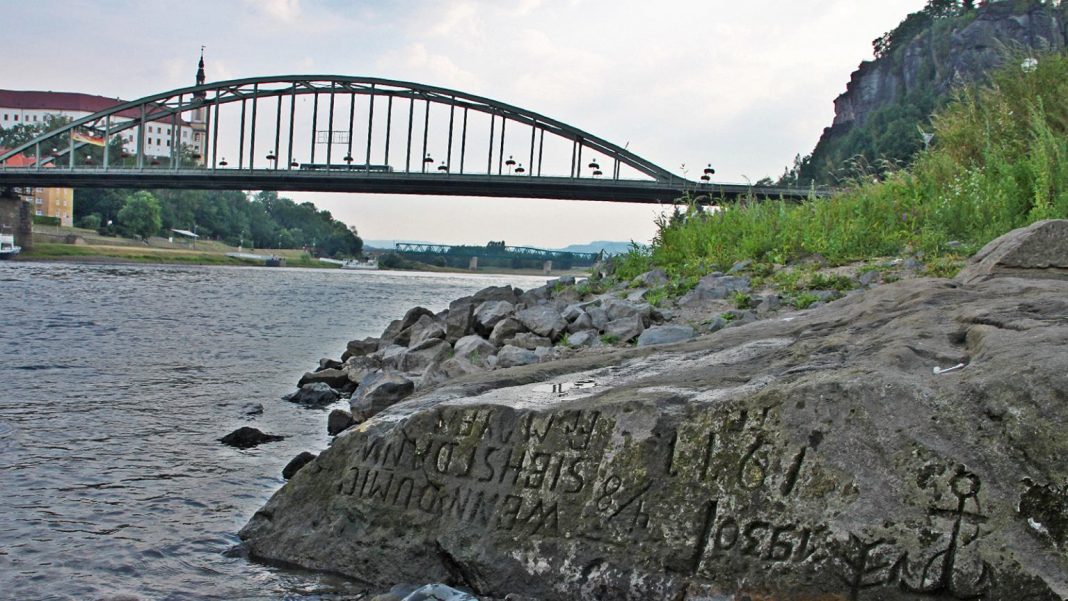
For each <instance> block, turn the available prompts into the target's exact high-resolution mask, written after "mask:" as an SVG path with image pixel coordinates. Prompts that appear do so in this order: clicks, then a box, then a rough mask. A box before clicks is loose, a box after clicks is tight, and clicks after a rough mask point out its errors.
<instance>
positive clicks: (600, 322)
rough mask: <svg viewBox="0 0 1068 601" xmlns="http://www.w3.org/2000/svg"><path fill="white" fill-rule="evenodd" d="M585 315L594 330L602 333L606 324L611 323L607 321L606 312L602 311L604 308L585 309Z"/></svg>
mask: <svg viewBox="0 0 1068 601" xmlns="http://www.w3.org/2000/svg"><path fill="white" fill-rule="evenodd" d="M586 314H587V315H589V316H590V324H591V325H593V327H594V328H596V329H597V330H599V331H601V332H603V331H604V328H605V326H607V325H608V322H610V321H612V320H611V319H608V312H607V311H605V310H604V307H600V306H591V307H588V308H587V309H586Z"/></svg>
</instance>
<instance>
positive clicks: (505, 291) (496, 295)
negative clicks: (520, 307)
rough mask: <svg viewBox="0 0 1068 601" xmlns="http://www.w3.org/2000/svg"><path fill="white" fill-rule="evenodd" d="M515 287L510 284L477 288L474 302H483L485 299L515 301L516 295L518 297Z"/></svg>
mask: <svg viewBox="0 0 1068 601" xmlns="http://www.w3.org/2000/svg"><path fill="white" fill-rule="evenodd" d="M518 296H519V294H517V291H516V289H515V288H512V286H511V285H508V286H489V287H488V288H483V289H482V290H479V291H478V292H476V293H475V295H474V297H473V298H474V300H475V302H476V303H484V302H486V301H507V302H508V303H515V299H516V297H518Z"/></svg>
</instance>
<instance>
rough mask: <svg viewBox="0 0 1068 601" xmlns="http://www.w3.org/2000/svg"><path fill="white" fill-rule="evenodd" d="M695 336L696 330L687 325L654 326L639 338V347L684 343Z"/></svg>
mask: <svg viewBox="0 0 1068 601" xmlns="http://www.w3.org/2000/svg"><path fill="white" fill-rule="evenodd" d="M695 335H696V332H694V329H693V328H692V327H690V326H687V325H671V326H653V327H651V328H649V329H648V330H645V331H644V332H642V333H641V335H640V336H638V346H652V345H654V344H671V343H673V342H682V341H683V340H689V339H691V338H693V337H694V336H695Z"/></svg>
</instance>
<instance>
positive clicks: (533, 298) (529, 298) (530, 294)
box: [516, 286, 553, 307]
mask: <svg viewBox="0 0 1068 601" xmlns="http://www.w3.org/2000/svg"><path fill="white" fill-rule="evenodd" d="M552 296H553V292H552V289H550V288H549V287H548V286H538V287H537V288H531V289H530V290H527V291H526V292H524V293H523V294H521V295H519V298H518V299H517V300H516V302H517V303H519V304H521V305H523V306H526V307H533V306H535V305H542V304H545V303H546V302H548V301H549V299H550V298H552Z"/></svg>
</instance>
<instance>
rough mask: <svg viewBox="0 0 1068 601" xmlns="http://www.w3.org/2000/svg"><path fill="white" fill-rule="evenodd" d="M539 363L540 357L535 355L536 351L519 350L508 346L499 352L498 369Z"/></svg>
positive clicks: (516, 347)
mask: <svg viewBox="0 0 1068 601" xmlns="http://www.w3.org/2000/svg"><path fill="white" fill-rule="evenodd" d="M537 362H538V356H537V355H535V354H534V351H530V350H527V349H525V348H519V347H518V346H512V345H506V346H505V347H504V348H502V349H501V350H499V351H497V367H501V368H505V367H516V366H519V365H530V364H531V363H537Z"/></svg>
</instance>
